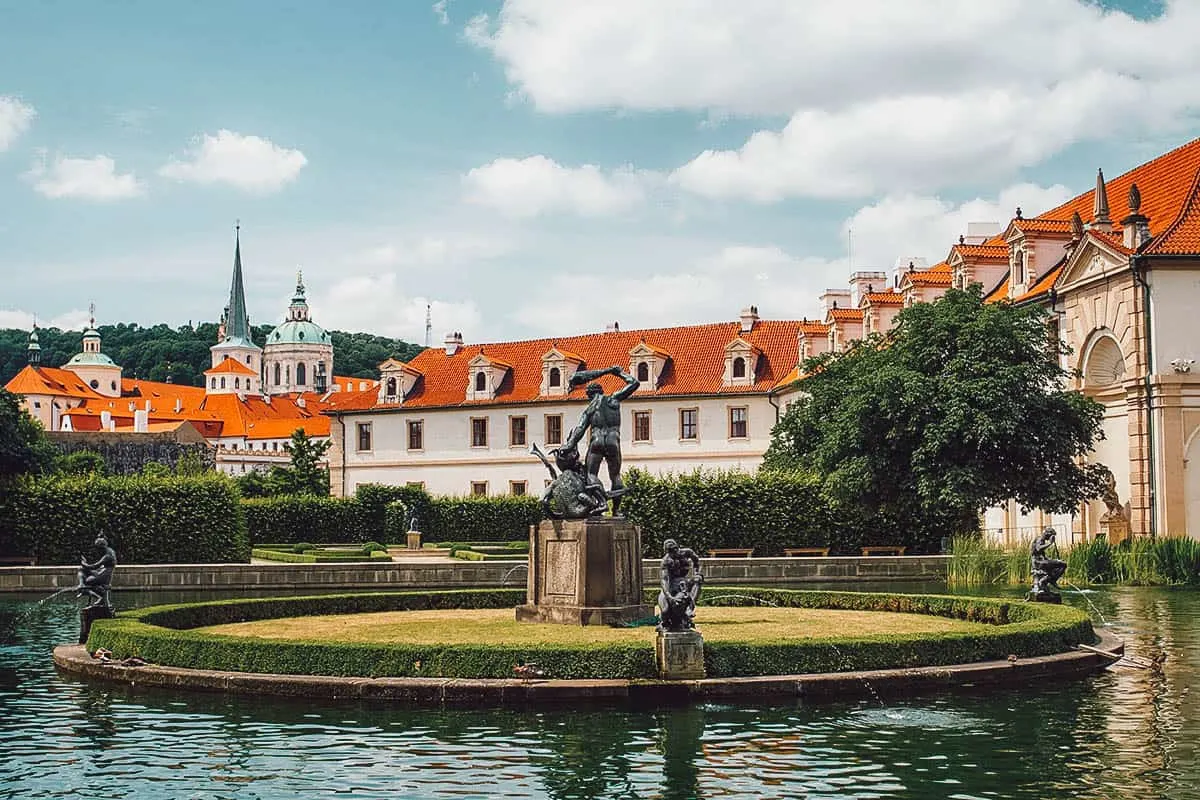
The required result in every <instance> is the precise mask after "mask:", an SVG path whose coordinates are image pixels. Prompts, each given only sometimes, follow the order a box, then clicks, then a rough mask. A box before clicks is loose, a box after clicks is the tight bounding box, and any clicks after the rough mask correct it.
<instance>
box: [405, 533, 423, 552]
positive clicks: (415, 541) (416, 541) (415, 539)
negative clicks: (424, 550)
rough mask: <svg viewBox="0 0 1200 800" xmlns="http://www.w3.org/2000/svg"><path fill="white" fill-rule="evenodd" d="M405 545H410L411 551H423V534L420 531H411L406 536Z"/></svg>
mask: <svg viewBox="0 0 1200 800" xmlns="http://www.w3.org/2000/svg"><path fill="white" fill-rule="evenodd" d="M405 543H406V544H407V545H408V549H409V550H420V549H421V532H420V531H409V532H408V533H407V534H405Z"/></svg>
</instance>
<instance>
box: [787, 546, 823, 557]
mask: <svg viewBox="0 0 1200 800" xmlns="http://www.w3.org/2000/svg"><path fill="white" fill-rule="evenodd" d="M783 554H784V555H785V556H788V557H789V558H790V557H794V556H822V557H824V556H827V555H829V548H828V547H785V548H783Z"/></svg>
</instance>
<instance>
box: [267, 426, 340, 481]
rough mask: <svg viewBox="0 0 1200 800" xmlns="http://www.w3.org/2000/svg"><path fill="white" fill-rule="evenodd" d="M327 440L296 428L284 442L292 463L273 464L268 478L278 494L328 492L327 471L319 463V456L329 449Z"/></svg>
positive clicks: (321, 456) (322, 455)
mask: <svg viewBox="0 0 1200 800" xmlns="http://www.w3.org/2000/svg"><path fill="white" fill-rule="evenodd" d="M329 445H330V442H329V440H325V441H320V442H318V441H316V440H314V439H313V438H312V437H310V436H309V435H308V434H307V433H305V432H304V429H303V428H297V429H296V431H295V432H294V433H293V434H292V440H291V441H290V442H288V443H287V444H286V445H284V448H285V449H286V450H287V451H288V452H289V453H291V456H292V459H291V464H290V465H289V466H287V467H275V468H273V469H272V470H271V475H270V477H269V478H268V480H269V481H270V482H272V483H274V484H275V486H276V487H277V493H278V494H317V495H328V494H329V470H327V469H325V468H324V467H322V466H321V463H320V462H321V459H322V458H324V457H325V453H326V451H327V450H329Z"/></svg>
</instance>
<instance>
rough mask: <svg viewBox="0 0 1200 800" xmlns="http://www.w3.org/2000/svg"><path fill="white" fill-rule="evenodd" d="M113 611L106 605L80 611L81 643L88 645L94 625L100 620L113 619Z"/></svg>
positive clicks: (89, 607)
mask: <svg viewBox="0 0 1200 800" xmlns="http://www.w3.org/2000/svg"><path fill="white" fill-rule="evenodd" d="M112 617H113V610H112V609H111V608H109V607H108V606H106V605H103V604H101V605H98V606H86V607H84V608H81V609H80V610H79V643H80V644H87V640H88V634H90V633H91V632H92V623H93V622H95V621H96V620H98V619H112Z"/></svg>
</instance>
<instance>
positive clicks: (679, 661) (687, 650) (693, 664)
mask: <svg viewBox="0 0 1200 800" xmlns="http://www.w3.org/2000/svg"><path fill="white" fill-rule="evenodd" d="M654 656H655V660H656V661H657V662H658V676H659V677H660V678H662V679H663V680H664V681H691V680H699V679H700V678H703V677H704V639H703V638H702V637H701V636H700V632H699V631H697V630H690V631H679V632H677V633H671V632H667V631H659V632H658V639H657V641H655V643H654Z"/></svg>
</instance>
